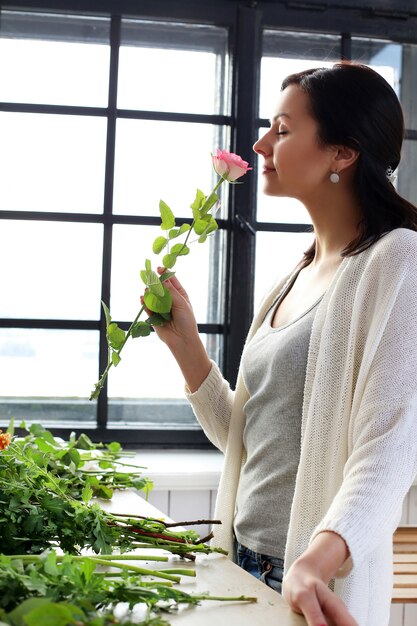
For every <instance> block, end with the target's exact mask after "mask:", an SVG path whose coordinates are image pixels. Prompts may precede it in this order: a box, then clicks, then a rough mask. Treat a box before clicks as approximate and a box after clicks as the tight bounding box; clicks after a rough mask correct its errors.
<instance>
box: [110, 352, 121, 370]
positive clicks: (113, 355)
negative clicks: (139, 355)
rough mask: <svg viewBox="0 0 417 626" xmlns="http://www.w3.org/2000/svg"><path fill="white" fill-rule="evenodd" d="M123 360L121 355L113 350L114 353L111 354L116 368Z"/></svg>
mask: <svg viewBox="0 0 417 626" xmlns="http://www.w3.org/2000/svg"><path fill="white" fill-rule="evenodd" d="M121 360H122V359H121V357H120V356H119V354H118V353H117V352H116V351H115V350H113V352H112V353H111V362H112V363H113V365H114V367H117V366H118V365H119V363H120V361H121Z"/></svg>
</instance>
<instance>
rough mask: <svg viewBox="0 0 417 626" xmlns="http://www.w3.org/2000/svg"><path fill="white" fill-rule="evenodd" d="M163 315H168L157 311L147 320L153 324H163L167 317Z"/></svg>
mask: <svg viewBox="0 0 417 626" xmlns="http://www.w3.org/2000/svg"><path fill="white" fill-rule="evenodd" d="M162 315H164V316H165V315H167V313H163V314H162V313H155V314H154V315H150V316H149V317H148V319H147V320H146V321H147V323H148V324H150V325H151V326H163V325H164V324H165V322H166V319H165V317H162Z"/></svg>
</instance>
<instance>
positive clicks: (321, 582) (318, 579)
mask: <svg viewBox="0 0 417 626" xmlns="http://www.w3.org/2000/svg"><path fill="white" fill-rule="evenodd" d="M348 556H349V553H348V551H347V547H346V544H345V542H344V541H343V539H342V538H341V537H340V536H339V535H337V534H335V533H332V532H327V531H326V532H322V533H320V534H318V535H317V536H316V537H315V539H314V540H313V541H312V543H311V544H310V546H309V547H308V549H307V550H306V551H305V552H304V554H302V555H301V557H300V558H299V559H297V561H295V562H294V563H293V565H292V566H291V567H290V569H289V570H288V572H287V574H286V576H285V577H284V580H283V585H282V590H283V596H284V598H285V600H286V601H287V603H288V604H289V605H290V607H291V609H292V610H293V611H295V612H296V613H300V614H301V615H304V617H305V619H306V621H307V624H308V626H358V623H357V622H356V620H355V619H354V618H353V617H352V616H351V615H350V613H349V611H348V610H347V608H346V606H345V604H344V603H343V602H342V600H341V599H340V598H338V596H337V595H336V594H335V593H333V591H331V590H330V589H329V587H328V582H329V581H330V579H331V578H333V576H334V575H335V574H336V572H337V571H338V569H339V568H340V567H341V565H342V564H343V563H344V561H346V558H347V557H348Z"/></svg>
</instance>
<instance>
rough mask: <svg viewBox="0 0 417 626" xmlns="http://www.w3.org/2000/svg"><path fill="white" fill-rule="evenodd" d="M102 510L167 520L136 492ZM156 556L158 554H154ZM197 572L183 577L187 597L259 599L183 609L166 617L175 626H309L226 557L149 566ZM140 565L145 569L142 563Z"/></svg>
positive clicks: (115, 499)
mask: <svg viewBox="0 0 417 626" xmlns="http://www.w3.org/2000/svg"><path fill="white" fill-rule="evenodd" d="M100 504H102V506H103V508H105V509H106V510H109V511H112V512H114V513H130V514H136V515H146V516H148V517H156V518H163V519H168V518H167V517H166V516H164V514H163V513H161V512H160V511H158V510H157V509H156V508H155V507H153V506H152V505H150V504H149V503H147V502H146V501H145V500H144V499H143V498H141V497H140V496H139V495H137V494H136V493H134V492H116V493H115V495H114V496H113V499H112V501H111V502H106V501H100ZM150 552H151V551H150ZM152 553H153V554H157V551H156V550H155V551H154V550H152ZM179 563H181V568H184V567H186V568H190V569H196V578H187V577H183V579H182V582H181V584H180V585H179V588H181V589H183V590H184V591H186V592H187V593H210V594H211V595H219V596H220V595H221V596H228V595H230V596H240V595H246V596H256V597H257V598H258V601H257V602H256V603H253V604H246V603H242V602H233V603H229V602H220V601H203V602H202V603H201V605H200V606H197V607H189V608H184V609H181V610H180V611H179V612H178V614H173V615H170V616H169V617H168V616H167V619H168V620H169V622H170V623H171V624H172V625H173V626H258V625H259V626H263V625H264V624H273V625H274V626H306V621H305V620H304V618H303V617H301V616H299V615H296V614H295V613H293V612H292V611H291V610H290V609H289V607H288V606H287V604H286V603H285V601H284V600H283V598H282V597H281V596H280V595H279V594H278V593H277V592H276V591H273V590H272V589H271V588H270V587H268V586H267V585H265V584H264V583H261V582H259V581H258V580H256V578H254V576H252V575H251V574H248V573H247V572H245V571H244V570H242V569H241V568H240V567H238V566H237V565H235V564H234V563H232V561H230V559H228V558H227V557H226V556H223V555H219V554H210V555H201V556H197V559H196V562H195V563H191V562H189V561H188V562H186V561H180V559H179V557H177V556H172V557H170V560H169V562H168V563H156V562H149V566H150V567H152V568H153V569H158V567H159V568H168V567H178V566H179ZM138 565H141V566H143V567H146V565H145V564H144V562H143V561H141V562H140V563H139V562H138Z"/></svg>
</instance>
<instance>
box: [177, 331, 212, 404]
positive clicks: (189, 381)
mask: <svg viewBox="0 0 417 626" xmlns="http://www.w3.org/2000/svg"><path fill="white" fill-rule="evenodd" d="M168 347H169V348H170V350H171V352H172V354H173V356H174V358H175V360H176V361H177V363H178V365H179V367H180V369H181V372H182V375H183V376H184V380H185V382H186V385H187V387H188V389H189V391H190V393H194V392H195V391H197V389H198V388H199V387H200V386H201V384H202V383H203V382H204V381H205V379H206V378H207V376H208V375H209V373H210V370H211V361H210V359H209V356H208V354H207V351H206V349H205V347H204V345H203V343H202V341H201V339H200V337H199V336H197V337H196V338H194V339H193V340H191V341H187V342H184V343H180V344H178V345H176V346H168Z"/></svg>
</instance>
